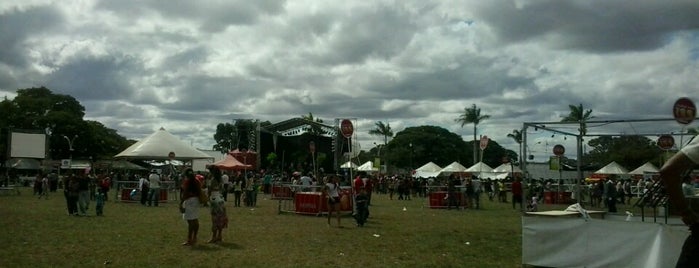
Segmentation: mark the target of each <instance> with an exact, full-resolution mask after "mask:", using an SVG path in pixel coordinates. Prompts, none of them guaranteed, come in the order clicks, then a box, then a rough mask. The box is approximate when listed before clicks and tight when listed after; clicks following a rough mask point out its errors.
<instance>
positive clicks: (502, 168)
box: [493, 163, 522, 173]
mask: <svg viewBox="0 0 699 268" xmlns="http://www.w3.org/2000/svg"><path fill="white" fill-rule="evenodd" d="M493 172H505V173H512V172H514V173H522V169H521V168H519V167H518V166H513V165H510V164H508V163H503V164H502V165H499V166H498V167H496V168H494V169H493Z"/></svg>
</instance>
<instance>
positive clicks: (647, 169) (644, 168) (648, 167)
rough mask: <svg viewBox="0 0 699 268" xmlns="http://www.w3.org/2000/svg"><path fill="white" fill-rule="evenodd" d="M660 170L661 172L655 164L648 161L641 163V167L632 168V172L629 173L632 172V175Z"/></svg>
mask: <svg viewBox="0 0 699 268" xmlns="http://www.w3.org/2000/svg"><path fill="white" fill-rule="evenodd" d="M658 172H660V170H659V169H658V168H657V167H656V166H655V165H653V164H651V163H650V162H647V163H645V164H643V165H641V166H640V167H638V168H636V169H634V170H632V171H631V172H629V174H631V175H643V174H646V173H658Z"/></svg>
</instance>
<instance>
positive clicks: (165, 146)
mask: <svg viewBox="0 0 699 268" xmlns="http://www.w3.org/2000/svg"><path fill="white" fill-rule="evenodd" d="M170 152H174V153H175V159H178V160H193V159H207V158H212V157H211V156H210V155H208V154H205V153H203V152H201V151H199V150H197V149H196V148H194V147H192V146H190V145H189V144H187V143H186V142H183V141H181V140H180V139H178V138H177V137H175V136H174V135H172V134H170V132H167V131H166V130H165V129H164V128H160V129H159V130H158V131H156V132H155V133H153V134H151V135H149V136H148V137H145V138H143V139H142V140H140V141H138V142H137V143H134V144H133V145H131V146H129V148H126V150H124V151H122V152H121V153H119V154H117V155H116V156H114V157H115V158H128V159H148V160H166V159H169V158H168V154H169V153H170Z"/></svg>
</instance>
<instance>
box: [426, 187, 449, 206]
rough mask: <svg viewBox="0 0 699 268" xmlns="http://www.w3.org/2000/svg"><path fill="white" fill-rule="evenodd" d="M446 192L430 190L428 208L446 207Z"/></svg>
mask: <svg viewBox="0 0 699 268" xmlns="http://www.w3.org/2000/svg"><path fill="white" fill-rule="evenodd" d="M446 197H447V192H444V191H439V192H431V193H430V208H446V207H447V205H448V203H447V202H448V200H447V199H446Z"/></svg>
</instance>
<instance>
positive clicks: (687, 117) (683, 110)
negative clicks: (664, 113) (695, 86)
mask: <svg viewBox="0 0 699 268" xmlns="http://www.w3.org/2000/svg"><path fill="white" fill-rule="evenodd" d="M672 116H674V117H675V120H677V122H679V123H680V124H684V125H688V124H689V123H692V121H694V118H695V117H696V116H697V107H696V106H694V102H693V101H692V100H690V99H688V98H680V99H678V100H677V101H675V105H674V106H673V107H672Z"/></svg>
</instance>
